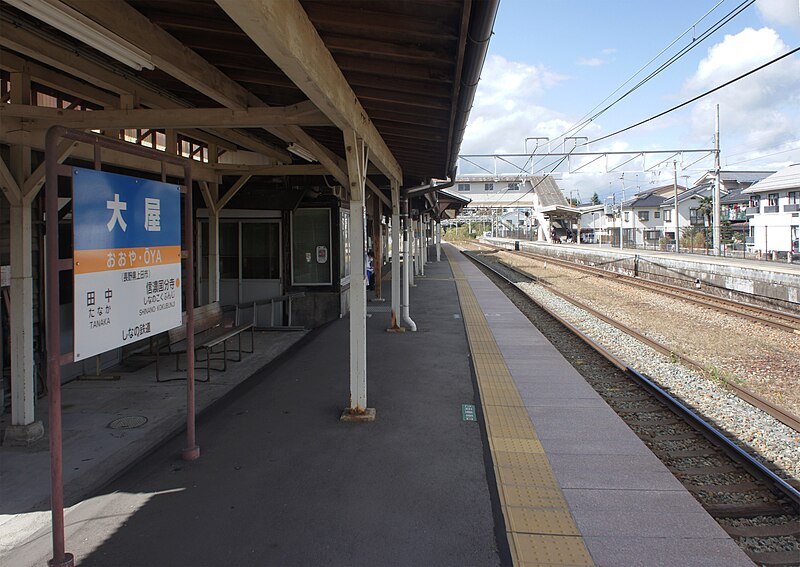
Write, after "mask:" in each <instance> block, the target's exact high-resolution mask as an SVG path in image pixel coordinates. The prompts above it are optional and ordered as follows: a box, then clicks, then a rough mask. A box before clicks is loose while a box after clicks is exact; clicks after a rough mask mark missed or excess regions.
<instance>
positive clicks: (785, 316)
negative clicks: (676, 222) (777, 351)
mask: <svg viewBox="0 0 800 567" xmlns="http://www.w3.org/2000/svg"><path fill="white" fill-rule="evenodd" d="M478 244H479V245H480V246H486V247H489V248H492V249H495V250H502V251H504V252H508V253H510V254H514V255H518V256H522V257H524V258H531V259H534V260H540V261H547V262H551V263H553V264H556V265H559V266H564V267H565V268H568V269H572V270H576V271H580V272H584V273H587V274H591V275H594V276H597V277H601V278H609V279H616V280H618V281H620V282H623V283H626V284H629V285H633V286H638V287H640V288H642V289H647V290H650V291H655V292H657V293H661V294H663V295H666V296H669V297H673V298H676V299H681V300H684V301H689V302H691V303H695V304H697V305H701V306H703V307H707V308H709V309H714V310H717V311H720V312H723V313H728V314H730V315H735V316H737V317H742V318H745V319H748V320H751V321H754V322H757V323H761V324H763V325H767V326H770V327H773V328H776V329H780V330H782V331H787V332H789V333H796V334H800V317H798V316H795V315H792V314H791V313H784V312H781V311H776V310H774V309H769V308H766V307H759V306H756V305H746V304H743V303H740V302H736V301H731V300H728V299H725V298H723V297H716V296H712V295H709V294H707V293H702V292H699V291H695V290H691V289H686V288H682V287H678V286H674V285H670V284H666V283H662V282H653V281H650V280H643V279H637V278H635V277H633V276H629V275H626V274H620V273H617V272H609V271H608V270H603V269H602V268H596V267H592V266H584V265H581V264H576V263H575V262H569V261H566V260H562V259H560V258H553V257H551V256H544V255H541V254H536V253H533V252H528V251H523V250H509V249H507V248H502V247H498V246H496V245H493V244H486V243H483V242H481V243H478ZM745 311H750V313H747V312H745ZM775 319H780V320H779V321H776V320H775Z"/></svg>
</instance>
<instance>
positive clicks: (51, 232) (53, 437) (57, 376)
mask: <svg viewBox="0 0 800 567" xmlns="http://www.w3.org/2000/svg"><path fill="white" fill-rule="evenodd" d="M63 132H64V129H63V128H58V127H54V128H50V130H48V131H47V135H46V137H45V156H46V157H47V158H49V159H47V160H46V165H45V177H46V182H45V184H46V189H45V207H46V213H45V215H46V218H45V230H46V231H47V233H46V235H45V239H46V246H47V258H46V276H45V277H46V302H47V303H46V307H47V381H48V392H47V397H48V398H49V411H50V424H49V426H50V495H51V496H50V508H51V514H52V530H53V558H52V559H50V561H48V565H49V566H50V567H72V566H73V565H74V564H75V558H74V557H73V556H72V554H71V553H67V552H66V550H65V543H64V479H63V469H62V467H63V456H62V452H61V451H62V444H61V439H62V437H61V349H60V342H61V341H60V340H59V339H60V335H61V333H60V326H61V317H60V315H61V313H60V311H59V297H58V296H59V290H58V279H59V278H58V276H59V270H58V267H59V266H58V264H59V262H58V163H57V161H56V159H55V157H53V156H55V155H56V153H57V151H58V141H59V139H60V138H61V135H62V134H63Z"/></svg>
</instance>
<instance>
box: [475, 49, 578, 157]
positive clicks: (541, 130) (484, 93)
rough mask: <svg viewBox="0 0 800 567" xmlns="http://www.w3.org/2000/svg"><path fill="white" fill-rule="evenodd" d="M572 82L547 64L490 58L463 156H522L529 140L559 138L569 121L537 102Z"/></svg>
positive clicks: (486, 64) (479, 87)
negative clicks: (513, 154)
mask: <svg viewBox="0 0 800 567" xmlns="http://www.w3.org/2000/svg"><path fill="white" fill-rule="evenodd" d="M567 79H568V77H566V76H564V75H560V74H558V73H556V72H554V71H552V70H550V69H548V68H547V67H545V66H544V65H531V64H527V63H521V62H518V61H509V60H508V59H505V58H504V57H501V56H498V55H493V56H491V57H489V58H487V60H486V63H485V65H484V67H483V72H482V73H481V80H480V83H479V84H478V92H477V93H476V95H475V101H474V104H473V108H472V111H471V112H470V118H469V125H468V127H467V130H466V132H465V134H464V141H463V143H462V146H461V153H462V154H494V153H522V152H523V150H524V147H523V144H524V140H525V138H526V137H529V136H553V137H554V136H555V135H558V134H560V133H561V132H562V131H563V130H564V129H566V128H567V127H568V126H569V124H568V122H567V119H566V118H565V117H563V116H562V115H561V114H560V113H558V112H556V111H554V110H551V109H549V108H545V107H543V106H541V104H539V103H538V102H537V101H538V100H540V98H541V96H542V95H543V94H544V93H545V91H547V90H549V89H551V88H553V87H555V86H556V85H558V84H559V83H561V82H563V81H565V80H567ZM556 130H559V131H558V132H556ZM553 132H555V134H553Z"/></svg>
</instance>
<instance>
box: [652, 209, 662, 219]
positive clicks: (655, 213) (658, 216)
mask: <svg viewBox="0 0 800 567" xmlns="http://www.w3.org/2000/svg"><path fill="white" fill-rule="evenodd" d="M653 218H654V219H660V218H661V211H653Z"/></svg>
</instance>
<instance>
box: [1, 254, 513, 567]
mask: <svg viewBox="0 0 800 567" xmlns="http://www.w3.org/2000/svg"><path fill="white" fill-rule="evenodd" d="M416 283H417V286H416V287H415V288H413V292H412V293H413V304H412V317H413V318H414V319H415V321H416V322H417V325H418V326H419V329H420V330H419V331H418V332H416V333H410V332H407V333H387V332H386V328H387V326H388V321H389V310H388V309H387V304H385V303H384V304H378V303H371V304H370V305H369V307H368V312H369V314H370V315H371V316H370V317H368V319H367V327H368V340H367V347H368V359H367V360H368V386H367V392H368V405H369V406H370V407H374V408H375V409H376V420H375V421H374V422H372V423H342V422H340V421H339V418H340V415H341V413H342V409H343V408H344V407H345V406H346V405H347V403H348V388H349V377H348V363H349V362H348V325H349V321H348V319H347V318H345V319H341V320H338V321H335V322H333V323H331V324H330V325H328V326H326V327H324V328H322V329H319V330H317V331H314V332H312V333H311V334H310V335H309V337H308V339H306V341H304V343H303V344H302V346H301V347H300V348H298V349H297V350H294V351H293V353H292V355H291V357H289V358H283V359H282V361H281V362H280V363H279V364H278V365H271V366H269V367H267V368H265V369H263V370H260V371H259V370H254V373H253V374H252V377H251V378H250V379H249V380H247V381H246V382H245V383H244V384H243V385H242V386H241V387H240V388H238V389H237V390H236V391H235V392H233V393H232V394H231V395H229V396H227V397H226V398H225V399H224V400H222V401H221V402H220V403H218V404H216V405H215V406H214V407H213V408H212V409H211V410H210V411H209V412H207V413H206V414H205V415H203V416H202V417H201V419H200V420H199V422H198V432H197V436H198V442H199V444H200V446H201V449H202V454H201V457H200V459H199V460H197V461H195V462H192V463H185V462H183V461H181V460H180V458H179V454H180V450H181V448H182V438H181V437H178V438H175V439H171V440H169V441H167V442H166V443H165V444H164V445H163V446H162V447H161V448H160V449H158V450H157V451H155V452H154V453H152V454H151V455H149V456H146V458H144V459H141V460H140V461H139V462H138V463H137V464H136V465H135V466H133V467H132V468H130V470H129V471H128V472H127V473H126V474H124V475H123V476H121V477H119V478H118V479H117V480H115V481H114V482H113V483H111V484H110V485H108V486H105V487H102V488H98V489H96V490H95V491H94V492H93V493H92V495H91V497H89V498H82V499H81V501H80V503H79V504H77V505H76V506H74V507H73V508H72V509H71V510H70V511H69V512H68V514H67V516H66V522H67V526H68V527H67V546H66V547H67V551H69V552H71V553H73V554H75V556H76V563H78V564H80V565H115V566H118V565H149V566H150V565H170V566H177V565H238V566H247V565H426V566H427V565H433V566H435V565H442V566H444V565H481V566H492V565H500V564H503V563H505V564H508V563H509V559H508V558H509V555H508V551H507V549H505V550H504V549H503V548H502V546H501V547H500V548H498V543H497V542H498V539H497V537H496V534H495V525H496V515H495V514H496V513H500V512H499V507H497V506H493V502H492V491H491V489H490V485H489V483H488V481H487V467H486V463H485V457H484V450H483V440H482V437H481V429H480V424H479V423H478V422H476V421H464V420H462V415H461V407H462V404H471V403H475V390H474V386H473V379H472V376H471V372H470V362H469V360H470V359H469V350H468V347H467V343H466V339H465V335H464V326H463V322H462V319H461V314H460V308H459V304H458V298H457V296H456V294H455V287H454V283H453V280H452V277H451V274H450V269H449V266H448V264H447V262H444V261H443V262H441V263H439V264H436V263H431V264H428V266H426V276H425V277H423V278H419V277H418V278H417V279H416ZM388 288H389V286H388V285H384V290H385V291H388ZM232 366H233V367H235V366H236V365H232ZM212 380H213V378H212ZM88 386H92V385H88ZM203 386H204V385H198V388H202V387H203ZM81 388H82V390H84V391H85V389H86V388H87V386H86V385H84V386H82V387H81ZM84 395H85V394H84ZM96 434H97V433H94V434H89V433H87V437H86V438H85V439H86V442H87V443H89V442H91V441H90V436H91V435H96ZM72 450H75V449H74V448H72ZM66 452H67V451H66V450H65V453H66ZM45 467H46V465H45ZM45 471H46V468H45ZM44 474H45V476H46V475H47V473H46V472H45V473H44ZM20 486H21V489H24V486H25V485H24V484H22V485H20ZM4 501H5V499H4ZM48 521H49V520H48ZM0 533H2V527H0ZM501 545H505V542H502V541H501ZM49 554H50V535H49V529H48V528H45V529H41V530H38V531H35V532H33V533H29V534H28V537H26V538H25V541H24V542H21V543H19V544H17V545H16V546H15V548H14V549H13V551H11V553H7V554H6V555H5V556H4V557H0V563H1V564H3V565H15V566H23V567H24V566H26V565H43V564H44V563H43V561H44V560H46V559H47V558H48V557H49Z"/></svg>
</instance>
